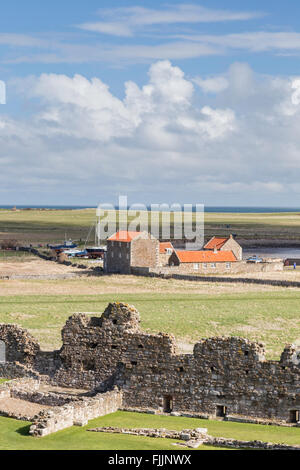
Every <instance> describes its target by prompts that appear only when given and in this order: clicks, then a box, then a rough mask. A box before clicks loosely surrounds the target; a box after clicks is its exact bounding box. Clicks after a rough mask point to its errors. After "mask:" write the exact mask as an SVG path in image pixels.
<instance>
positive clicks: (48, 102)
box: [0, 0, 300, 206]
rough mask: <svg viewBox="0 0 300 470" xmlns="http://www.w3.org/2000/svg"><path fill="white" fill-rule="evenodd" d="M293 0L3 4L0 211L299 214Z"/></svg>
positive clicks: (299, 86)
mask: <svg viewBox="0 0 300 470" xmlns="http://www.w3.org/2000/svg"><path fill="white" fill-rule="evenodd" d="M299 18H300V4H299V2H296V1H295V0H293V1H292V0H287V1H286V2H284V3H283V2H279V1H255V0H252V1H248V0H245V1H243V2H241V1H234V0H227V1H226V2H225V1H224V0H223V1H221V0H210V1H205V0H203V1H194V2H192V1H191V0H190V1H188V2H184V1H183V0H181V1H172V2H170V3H167V2H166V3H163V2H157V1H151V2H150V1H126V2H124V1H123V2H121V1H105V0H104V1H96V0H87V1H86V2H81V1H71V0H60V1H58V0H53V1H51V2H47V1H43V2H41V1H38V0H26V2H24V1H23V0H11V1H10V2H6V3H5V4H3V5H1V15H0V57H1V62H0V80H2V81H3V82H5V84H6V90H7V102H6V104H5V105H0V144H1V146H0V175H1V176H0V205H1V202H2V203H3V204H10V203H11V204H35V203H40V204H59V203H61V204H72V203H74V204H83V205H85V204H87V205H89V204H92V205H95V204H97V203H98V202H100V201H102V202H103V200H106V201H107V202H115V200H116V198H117V196H118V194H120V193H123V194H128V196H129V199H130V200H131V202H145V203H147V204H150V203H151V202H153V203H157V202H168V203H171V202H182V203H184V202H193V203H197V202H198V203H204V204H206V205H222V204H224V205H251V204H253V205H262V206H264V205H292V206H295V205H300V201H299V193H300V184H299V183H298V180H299V168H300V153H299V148H300V147H299V146H300V137H299V135H300V132H299V130H300V129H299V128H298V127H299V125H298V122H300V120H299V117H300V116H299V113H300V109H298V108H299V104H300V98H299V97H300V78H299V77H300V61H299V54H300V25H299Z"/></svg>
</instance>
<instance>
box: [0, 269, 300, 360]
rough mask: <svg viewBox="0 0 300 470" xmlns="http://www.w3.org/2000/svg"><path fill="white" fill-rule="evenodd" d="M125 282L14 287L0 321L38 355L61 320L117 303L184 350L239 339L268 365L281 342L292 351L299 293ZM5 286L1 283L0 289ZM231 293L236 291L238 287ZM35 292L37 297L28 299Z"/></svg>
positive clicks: (1, 298)
mask: <svg viewBox="0 0 300 470" xmlns="http://www.w3.org/2000/svg"><path fill="white" fill-rule="evenodd" d="M130 279H131V277H127V276H114V277H111V278H108V277H103V278H90V279H83V280H77V281H72V280H71V281H64V282H63V283H61V282H59V281H31V282H27V283H25V282H24V283H20V282H19V283H18V286H19V287H18V289H21V290H20V292H22V294H21V293H20V294H19V295H3V292H2V294H1V295H0V322H2V323H16V324H19V325H21V326H23V327H25V328H27V329H29V331H30V332H31V333H32V334H33V335H34V336H35V337H36V338H37V339H38V340H39V341H40V343H41V345H42V347H43V348H44V349H53V348H54V347H55V348H58V347H60V345H61V340H60V330H61V328H62V327H63V325H64V323H65V321H66V319H67V317H68V316H70V315H71V314H73V313H75V312H87V313H92V312H94V313H95V312H96V313H97V314H101V313H102V312H103V310H104V309H105V307H106V306H107V304H108V303H109V302H112V301H120V302H126V303H129V304H133V305H135V306H136V308H137V309H138V310H139V312H140V314H141V320H142V323H141V326H142V328H143V329H144V330H145V331H147V332H153V333H157V332H160V331H162V332H169V333H173V334H174V335H175V336H176V338H177V339H179V340H181V342H184V343H193V342H195V341H197V340H198V339H200V338H203V337H209V336H220V335H229V336H231V335H234V336H243V337H246V338H249V339H251V340H257V341H263V342H264V343H265V344H266V349H267V357H268V358H275V359H276V358H279V356H280V353H281V352H282V350H283V347H284V345H285V344H286V343H289V342H297V343H298V344H299V340H300V334H299V332H300V317H299V301H300V292H298V291H297V290H284V289H279V290H276V289H273V290H254V289H253V287H252V290H249V292H244V293H241V291H240V292H236V293H234V291H232V293H223V289H229V288H230V289H233V288H234V286H225V287H224V286H222V285H221V284H219V285H217V286H215V285H213V286H212V285H210V286H207V287H205V286H197V285H196V283H192V285H191V286H190V285H189V284H187V283H184V282H181V283H179V282H178V283H177V284H175V286H174V285H173V284H172V282H174V281H172V280H169V281H164V280H159V279H155V280H154V279H153V280H152V279H143V278H142V279H141V278H138V279H136V284H134V280H135V278H132V284H130ZM122 282H124V286H123V288H121V284H122ZM13 283H14V281H2V283H1V285H2V286H3V287H4V286H7V285H10V286H11V285H12V284H13ZM109 283H111V285H109ZM22 285H24V286H26V285H30V286H31V288H32V290H31V293H26V288H25V287H24V289H22ZM4 288H5V287H4ZM201 288H202V291H201V290H200V289H201ZM239 288H240V289H241V290H242V289H243V286H239ZM35 289H36V291H37V292H39V293H38V294H37V295H34V294H33V293H32V292H34V291H35ZM209 289H210V290H209ZM271 289H272V288H271ZM0 291H1V289H0ZM56 291H57V293H56ZM29 292H30V291H29ZM200 292H201V293H200ZM227 292H228V291H227Z"/></svg>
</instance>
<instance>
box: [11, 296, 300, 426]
mask: <svg viewBox="0 0 300 470" xmlns="http://www.w3.org/2000/svg"><path fill="white" fill-rule="evenodd" d="M2 331H6V330H5V329H3V328H2ZM22 334H23V336H22V335H21V338H27V335H26V334H25V333H24V332H23V333H22ZM7 338H8V336H7ZM10 338H12V342H13V344H14V341H15V337H14V336H13V335H12V336H10ZM62 339H63V346H62V348H61V350H60V351H59V352H58V351H54V352H53V353H42V352H41V351H39V350H38V347H37V344H36V343H35V341H33V340H32V338H31V339H30V341H29V344H30V345H31V346H32V348H29V350H30V351H32V354H33V352H34V351H35V352H36V356H35V360H34V361H33V360H31V361H30V363H31V364H33V366H32V367H33V369H34V367H35V364H36V365H37V366H38V372H40V373H47V374H48V377H49V380H50V382H51V383H53V384H55V385H56V384H58V385H61V386H67V387H80V388H83V389H86V390H89V389H95V390H96V391H101V392H105V391H107V390H111V389H112V388H113V387H114V386H118V387H120V388H121V389H122V392H123V407H124V408H127V409H128V408H140V409H154V410H160V411H166V412H171V411H172V412H174V413H176V412H186V413H191V414H202V415H205V416H212V417H214V416H218V415H219V416H223V415H226V416H229V415H230V416H231V417H233V418H234V416H237V417H238V416H249V417H254V418H255V417H257V418H264V419H265V418H267V419H270V420H277V421H278V422H280V421H285V422H289V421H293V420H294V419H295V420H296V418H297V417H298V420H299V412H300V350H299V349H297V348H296V347H295V346H287V347H286V348H285V349H284V351H283V353H282V356H281V359H280V361H267V360H266V359H265V351H264V347H263V345H262V344H260V343H255V342H251V341H249V340H246V339H243V338H238V337H229V338H219V337H216V338H209V339H203V340H200V341H199V342H198V343H196V344H195V346H194V352H193V354H178V351H177V346H176V342H175V339H174V337H173V336H172V335H168V334H163V333H160V334H157V335H151V334H146V333H144V332H143V331H141V329H140V317H139V313H138V312H137V310H136V309H135V308H134V307H131V306H128V305H126V304H122V303H114V304H109V306H108V307H107V309H106V310H105V311H104V313H103V314H102V316H99V317H91V316H87V315H83V314H76V315H73V316H72V317H70V318H69V319H68V321H67V323H66V325H65V327H64V329H63V331H62ZM22 344H23V343H22ZM26 344H27V343H26ZM7 345H8V350H10V349H11V345H10V344H9V343H7ZM21 346H22V345H21ZM23 349H24V345H23V346H22V347H19V349H18V351H21V352H23ZM25 360H26V361H27V360H28V356H27V355H25ZM26 367H27V366H26ZM297 412H298V413H297Z"/></svg>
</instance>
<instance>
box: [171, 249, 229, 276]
mask: <svg viewBox="0 0 300 470" xmlns="http://www.w3.org/2000/svg"><path fill="white" fill-rule="evenodd" d="M237 261H238V260H237V258H236V256H235V255H234V253H233V252H232V251H218V250H217V249H215V250H211V251H209V250H201V251H183V250H176V251H173V253H172V255H171V256H170V259H169V266H178V267H180V271H181V272H182V273H197V272H201V273H212V272H217V273H220V272H230V271H231V270H232V267H233V264H234V263H237Z"/></svg>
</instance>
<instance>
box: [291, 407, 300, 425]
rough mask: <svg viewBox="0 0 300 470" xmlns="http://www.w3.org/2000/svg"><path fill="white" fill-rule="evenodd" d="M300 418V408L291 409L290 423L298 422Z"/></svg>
mask: <svg viewBox="0 0 300 470" xmlns="http://www.w3.org/2000/svg"><path fill="white" fill-rule="evenodd" d="M299 418H300V412H299V410H290V423H298V421H299Z"/></svg>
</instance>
